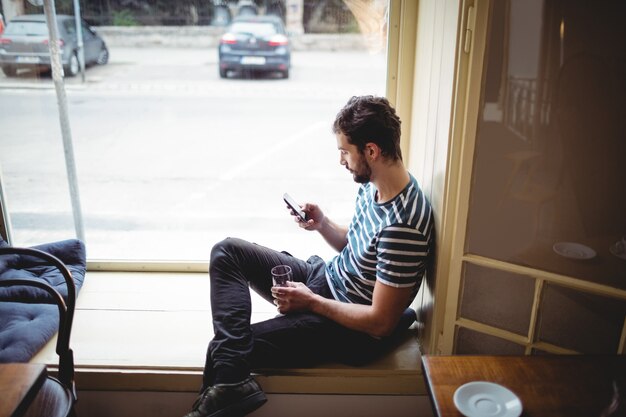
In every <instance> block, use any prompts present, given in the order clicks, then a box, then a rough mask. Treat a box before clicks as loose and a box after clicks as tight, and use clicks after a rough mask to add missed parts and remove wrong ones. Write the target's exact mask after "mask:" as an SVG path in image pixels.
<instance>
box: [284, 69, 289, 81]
mask: <svg viewBox="0 0 626 417" xmlns="http://www.w3.org/2000/svg"><path fill="white" fill-rule="evenodd" d="M283 78H285V79H287V78H289V70H284V71H283Z"/></svg>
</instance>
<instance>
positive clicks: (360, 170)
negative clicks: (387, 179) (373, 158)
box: [350, 157, 372, 184]
mask: <svg viewBox="0 0 626 417" xmlns="http://www.w3.org/2000/svg"><path fill="white" fill-rule="evenodd" d="M350 172H352V178H353V179H354V182H356V183H358V184H367V183H368V182H370V180H371V178H372V169H371V168H370V166H369V165H368V164H367V161H366V160H365V158H363V157H361V158H360V159H359V163H358V165H357V166H356V167H355V169H354V170H350Z"/></svg>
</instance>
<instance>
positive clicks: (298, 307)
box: [272, 282, 413, 337]
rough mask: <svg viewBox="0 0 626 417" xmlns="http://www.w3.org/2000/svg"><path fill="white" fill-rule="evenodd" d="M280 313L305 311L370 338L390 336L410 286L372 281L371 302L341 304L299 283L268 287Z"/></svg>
mask: <svg viewBox="0 0 626 417" xmlns="http://www.w3.org/2000/svg"><path fill="white" fill-rule="evenodd" d="M272 292H273V293H274V296H275V297H276V299H277V300H276V304H277V306H278V311H279V312H280V313H288V312H291V311H303V310H308V311H312V312H314V313H316V314H319V315H321V316H324V317H326V318H329V319H331V320H333V321H335V322H337V323H339V324H341V325H342V326H345V327H347V328H349V329H352V330H356V331H360V332H364V333H367V334H369V335H371V336H374V337H384V336H388V335H390V334H391V333H392V332H393V330H394V329H395V328H396V325H397V324H398V321H399V320H400V316H401V315H402V313H403V312H404V310H405V309H406V306H407V304H408V303H409V297H411V294H412V292H413V291H412V288H396V287H392V286H389V285H386V284H383V283H381V282H376V284H375V286H374V294H373V297H372V305H362V304H350V303H342V302H340V301H336V300H331V299H328V298H324V297H322V296H320V295H317V294H314V293H313V292H312V291H311V290H309V289H308V288H307V287H306V286H305V285H304V284H302V283H299V282H297V283H291V286H289V287H275V288H273V289H272Z"/></svg>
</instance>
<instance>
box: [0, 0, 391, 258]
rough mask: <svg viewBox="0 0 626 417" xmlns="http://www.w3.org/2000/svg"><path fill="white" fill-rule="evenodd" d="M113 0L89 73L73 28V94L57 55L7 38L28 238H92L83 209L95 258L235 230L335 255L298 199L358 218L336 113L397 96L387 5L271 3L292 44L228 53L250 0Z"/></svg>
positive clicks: (206, 241) (13, 196)
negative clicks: (358, 98)
mask: <svg viewBox="0 0 626 417" xmlns="http://www.w3.org/2000/svg"><path fill="white" fill-rule="evenodd" d="M100 3H102V2H100ZM106 3H108V4H99V5H97V6H96V5H85V6H84V8H83V10H82V17H83V18H85V20H86V21H87V22H88V23H89V25H92V26H94V27H95V29H96V34H97V38H96V39H100V40H101V41H99V42H90V43H89V44H87V43H86V44H85V46H84V53H85V63H86V71H85V79H84V81H83V79H82V77H81V75H80V74H79V73H76V74H75V75H72V72H73V71H79V70H80V68H79V67H78V66H77V64H76V63H77V61H76V60H75V59H73V58H72V53H73V51H74V50H75V47H74V45H73V44H72V42H76V41H75V40H70V39H68V40H65V44H64V47H63V48H62V51H61V61H62V65H63V69H64V72H65V78H64V88H65V91H66V100H65V101H66V102H65V103H63V102H62V100H60V99H58V98H57V95H56V92H55V89H54V81H53V77H52V75H51V74H50V71H49V58H46V57H45V56H44V54H41V55H38V54H33V53H29V54H27V53H24V52H23V50H22V51H20V50H17V49H11V47H15V42H13V43H12V41H11V40H10V39H9V37H8V35H9V34H10V33H11V30H14V29H10V28H11V27H12V24H11V23H9V25H8V29H7V32H5V34H4V35H2V41H0V65H2V70H3V73H2V74H0V88H1V89H2V94H0V106H1V108H2V109H3V111H2V113H1V114H0V120H2V133H1V134H0V149H2V151H1V152H0V168H1V169H2V175H3V183H4V187H5V191H6V204H7V207H8V210H9V214H10V225H11V229H12V236H13V241H14V242H13V243H14V244H16V245H34V244H39V243H42V242H46V241H52V240H58V239H66V238H71V237H74V236H76V235H77V234H78V233H79V232H78V231H77V229H76V226H75V225H76V221H75V216H76V213H77V209H76V208H77V207H78V208H79V211H80V214H81V215H80V218H81V219H82V224H83V233H84V239H85V241H86V244H87V251H88V257H89V258H90V259H91V260H99V259H112V260H116V259H119V260H175V261H187V260H207V259H208V257H209V254H210V248H211V246H212V245H213V244H214V243H215V242H217V241H219V240H221V239H223V238H225V237H227V236H236V237H241V238H244V239H248V240H251V241H254V242H257V243H259V244H263V245H266V246H270V247H273V248H276V249H280V250H287V251H289V252H290V253H292V254H294V255H298V256H306V255H311V254H318V255H321V256H323V257H329V256H331V255H332V254H333V252H332V250H331V249H329V248H328V247H327V245H326V244H325V243H324V242H323V240H322V239H320V237H319V236H317V234H315V233H313V232H306V231H303V230H301V229H300V228H299V227H298V226H297V225H296V224H295V223H294V221H293V220H292V218H291V216H290V215H289V214H288V212H287V209H286V208H285V204H284V203H283V201H282V195H283V194H284V193H285V192H289V193H290V194H291V195H292V196H293V197H294V198H295V199H297V200H298V201H299V202H301V203H304V202H314V203H317V204H319V205H320V206H321V207H322V209H323V210H324V211H325V213H326V214H327V215H328V216H330V217H332V218H333V219H334V220H336V221H337V222H339V223H347V222H348V221H349V220H350V218H351V215H352V211H353V204H354V197H355V191H356V187H357V185H356V184H354V182H353V181H352V177H351V175H350V174H349V173H348V172H347V171H346V170H345V169H344V168H343V167H341V166H340V165H339V154H338V151H337V146H336V142H335V137H334V135H333V134H332V131H331V125H332V121H333V120H334V117H335V115H336V113H337V111H338V110H339V109H340V108H341V107H342V106H343V105H344V104H345V103H346V101H347V100H348V99H349V98H350V97H351V96H353V95H360V94H374V95H384V94H385V83H386V47H385V45H386V19H387V8H388V4H387V2H386V1H372V2H367V3H362V2H359V3H360V4H358V5H356V7H355V5H354V4H353V3H354V2H342V1H330V2H329V1H308V0H307V1H291V0H289V1H285V2H273V1H270V2H262V1H259V2H256V3H254V6H255V8H254V10H255V12H256V13H257V14H258V15H259V16H264V15H266V14H276V15H278V16H279V17H280V18H281V19H282V21H283V22H284V23H285V28H286V31H287V33H288V40H289V43H288V45H287V46H288V48H286V45H285V44H284V42H283V40H282V39H280V40H276V41H275V42H274V43H276V45H272V44H273V42H270V43H269V44H270V46H273V48H271V50H263V51H261V50H258V49H257V50H249V51H248V52H244V53H241V52H240V51H239V49H238V52H237V53H238V54H239V55H233V54H231V55H228V56H226V55H224V56H223V57H222V58H220V55H219V52H218V50H219V47H220V46H219V45H220V38H221V36H222V35H223V34H224V33H225V32H227V30H228V27H227V24H228V23H229V22H231V21H232V20H234V19H236V17H237V16H238V13H239V9H238V3H237V2H236V1H232V2H225V3H224V4H225V6H224V5H222V6H206V7H205V6H202V7H200V6H194V5H193V4H191V3H189V4H188V3H187V2H174V1H172V2H169V3H171V4H170V5H169V6H167V7H169V9H167V10H166V9H162V8H161V7H166V6H165V4H166V3H168V2H159V5H158V7H157V5H156V4H155V2H148V1H146V2H142V1H139V2H136V3H137V7H135V8H133V7H134V6H133V7H121V6H120V7H118V8H116V5H117V4H118V3H119V2H117V1H111V2H106ZM140 3H141V4H140ZM153 3H154V4H153ZM208 3H211V2H207V4H208ZM249 3H250V2H247V4H249ZM211 4H212V3H211ZM363 4H367V5H368V7H367V8H363V7H360V6H361V5H363ZM287 6H289V7H287ZM28 7H31V6H28V5H27V10H26V11H27V12H28V13H43V9H39V8H37V9H35V8H33V9H28ZM63 7H70V8H69V9H67V10H66V9H64V8H63ZM81 7H83V6H81ZM350 7H355V10H354V12H353V11H352V10H351V9H350ZM174 9H176V10H174ZM57 12H58V14H59V15H62V14H69V15H71V14H72V13H73V11H72V10H71V5H69V6H68V5H65V6H64V5H59V6H57ZM241 12H242V13H243V9H242V10H241ZM249 12H250V9H249V8H247V9H246V13H249ZM5 17H6V18H7V20H9V19H10V17H8V16H5ZM71 22H73V19H72V20H71ZM40 26H44V25H40ZM43 30H44V33H45V34H46V35H47V30H46V29H45V26H44V29H43ZM11 45H12V46H11ZM234 49H235V48H230V50H231V51H233V50H234ZM286 50H287V51H286ZM286 54H288V55H289V58H290V62H288V63H286V64H285V62H286V61H285V56H286ZM220 63H222V64H224V65H230V66H228V67H226V66H224V67H222V66H220ZM231 64H232V65H231ZM242 65H244V67H241V66H242ZM265 69H271V71H261V70H265ZM65 121H67V123H66V124H65V125H64V123H65ZM70 138H71V141H68V139H70ZM68 142H69V143H71V147H69V146H68ZM72 156H73V157H74V161H75V169H74V173H75V177H74V173H72V172H71V171H72V169H71V167H70V169H69V171H70V174H68V165H67V163H66V162H67V161H68V160H71V159H72V158H71V157H72ZM70 165H71V164H70ZM73 178H75V179H73ZM70 184H75V185H76V187H75V188H74V189H73V188H72V187H71V186H70Z"/></svg>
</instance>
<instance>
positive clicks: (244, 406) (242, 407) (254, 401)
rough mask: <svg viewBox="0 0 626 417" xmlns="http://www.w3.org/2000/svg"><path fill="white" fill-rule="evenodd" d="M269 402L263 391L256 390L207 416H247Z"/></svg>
mask: <svg viewBox="0 0 626 417" xmlns="http://www.w3.org/2000/svg"><path fill="white" fill-rule="evenodd" d="M266 402H267V397H266V396H265V393H264V392H263V391H259V392H255V393H254V394H250V395H248V396H247V397H246V398H244V399H242V400H241V401H240V402H238V403H235V404H233V405H231V406H229V407H226V408H223V409H221V410H217V411H216V412H214V413H213V414H209V415H208V416H207V417H241V416H245V415H246V414H249V413H251V412H253V411H254V410H256V409H257V408H259V407H261V406H262V405H263V404H265V403H266Z"/></svg>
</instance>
